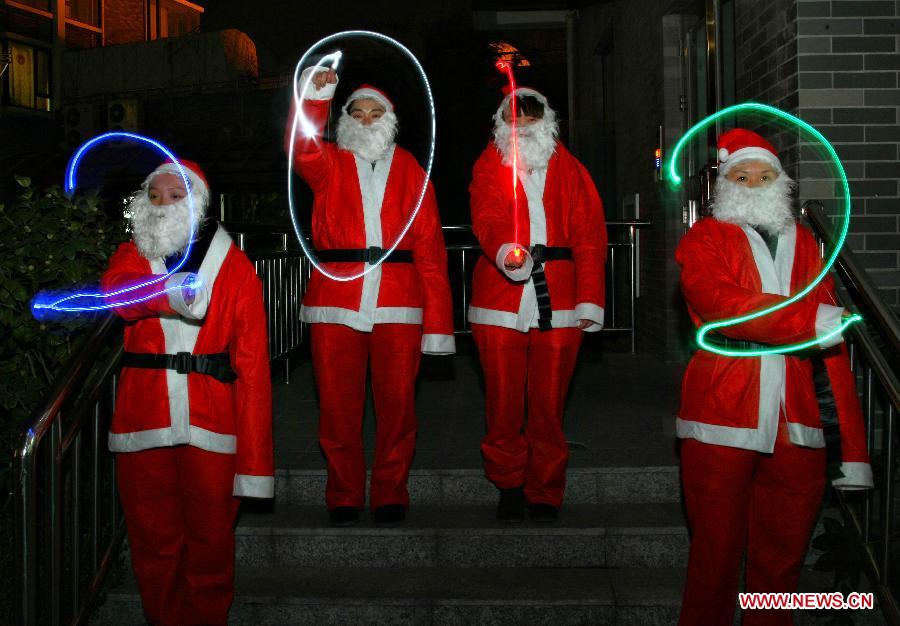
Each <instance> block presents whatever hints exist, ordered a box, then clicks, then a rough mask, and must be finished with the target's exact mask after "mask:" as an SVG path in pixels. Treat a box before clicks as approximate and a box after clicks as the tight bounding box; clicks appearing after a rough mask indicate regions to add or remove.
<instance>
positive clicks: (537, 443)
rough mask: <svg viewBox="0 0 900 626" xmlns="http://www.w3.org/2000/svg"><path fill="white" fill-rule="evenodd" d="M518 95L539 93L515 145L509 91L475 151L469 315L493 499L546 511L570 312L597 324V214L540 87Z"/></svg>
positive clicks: (592, 192) (560, 466) (564, 453)
mask: <svg viewBox="0 0 900 626" xmlns="http://www.w3.org/2000/svg"><path fill="white" fill-rule="evenodd" d="M515 95H516V97H518V98H521V97H524V96H530V97H532V98H534V99H536V100H537V101H538V102H539V103H540V105H542V106H543V116H542V118H541V119H540V120H539V121H536V122H534V123H532V124H530V125H528V126H525V125H519V126H518V129H517V131H516V132H517V141H516V142H515V146H514V142H513V141H512V130H511V125H510V124H508V123H507V122H506V121H504V119H503V112H504V111H505V110H506V109H507V108H509V105H510V98H511V97H512V94H507V96H506V97H505V98H504V100H503V101H502V103H501V104H500V107H499V108H498V110H497V113H496V115H495V116H494V121H495V130H494V137H493V140H492V141H491V142H489V143H488V146H487V148H486V149H485V150H484V151H483V152H482V154H481V156H480V157H479V158H478V161H477V162H476V163H475V166H474V169H473V173H472V183H471V185H470V187H469V192H470V196H471V209H472V228H473V230H474V232H475V236H476V237H477V238H478V242H479V244H480V245H481V249H482V252H483V255H482V256H481V257H480V258H479V259H478V263H477V264H476V266H475V275H474V279H473V284H472V302H471V306H470V307H469V311H468V315H469V321H470V322H471V324H472V334H473V337H474V339H475V343H476V345H477V346H478V352H479V355H480V359H481V365H482V369H483V370H484V375H485V380H486V393H487V399H486V401H487V406H486V415H487V434H486V435H485V437H484V439H483V440H482V444H481V451H482V455H483V457H484V464H485V473H486V475H487V478H488V479H489V480H490V481H491V482H493V483H494V484H495V485H496V486H497V487H498V488H499V489H500V490H501V494H502V495H501V504H502V502H503V498H504V497H506V496H509V497H510V498H512V505H513V508H516V506H517V505H516V504H515V501H516V500H519V502H520V504H522V506H524V502H521V498H522V492H524V497H525V499H527V502H528V503H530V504H532V505H542V506H545V507H550V509H548V511H549V517H551V518H553V517H555V510H556V509H558V508H559V506H560V505H561V503H562V499H563V492H564V490H565V478H566V464H567V461H568V446H567V444H566V439H565V435H564V433H563V408H564V404H565V397H566V391H567V389H568V386H569V381H570V379H571V376H572V372H573V370H574V367H575V361H576V357H577V354H578V348H579V346H580V344H581V338H582V329H580V328H579V327H578V324H579V321H581V320H586V322H583V325H584V326H585V328H584V330H585V331H587V332H596V331H599V330H600V329H601V328H602V326H603V306H604V280H605V279H604V266H605V262H606V223H605V220H604V215H603V207H602V204H601V202H600V197H599V195H598V194H597V190H596V188H595V186H594V183H593V181H592V180H591V178H590V175H589V174H588V172H587V170H586V169H585V168H584V166H583V165H582V164H581V163H579V162H578V160H577V159H575V157H574V156H572V154H571V153H570V152H569V151H568V150H566V148H565V147H564V146H563V145H562V144H561V143H559V141H558V140H557V138H556V137H557V133H558V127H557V124H556V120H555V114H554V112H553V110H552V109H550V107H549V106H548V105H547V100H546V98H545V97H544V96H543V95H542V94H540V93H539V92H537V91H535V90H533V89H529V88H524V87H521V88H519V89H517V91H516V94H515ZM516 149H517V150H518V152H517V153H516ZM514 157H515V162H516V164H517V169H518V172H517V184H516V189H513V182H512V181H513V176H512V163H513V161H514ZM511 252H512V253H513V254H518V255H521V257H523V258H524V263H523V264H522V265H521V267H518V268H517V269H507V267H506V260H507V258H508V255H509V254H510V253H511ZM526 389H527V398H526ZM526 400H527V402H526ZM526 406H527V420H526ZM523 426H524V430H523ZM500 515H501V513H500V511H499V510H498V516H500ZM513 517H515V515H514V516H513ZM504 521H513V520H511V519H507V520H504ZM546 521H549V520H546Z"/></svg>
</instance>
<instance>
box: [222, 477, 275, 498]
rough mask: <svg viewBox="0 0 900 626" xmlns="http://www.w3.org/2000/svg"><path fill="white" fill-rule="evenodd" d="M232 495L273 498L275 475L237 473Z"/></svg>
mask: <svg viewBox="0 0 900 626" xmlns="http://www.w3.org/2000/svg"><path fill="white" fill-rule="evenodd" d="M232 495H235V496H240V497H244V498H273V497H275V477H274V476H250V475H248V474H235V476H234V491H233V492H232Z"/></svg>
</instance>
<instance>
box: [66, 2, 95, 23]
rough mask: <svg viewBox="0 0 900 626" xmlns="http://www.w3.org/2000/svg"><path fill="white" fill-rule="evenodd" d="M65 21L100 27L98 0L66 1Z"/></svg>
mask: <svg viewBox="0 0 900 626" xmlns="http://www.w3.org/2000/svg"><path fill="white" fill-rule="evenodd" d="M66 19H67V20H75V21H76V22H81V23H82V24H88V25H90V26H98V27H99V26H100V0H66Z"/></svg>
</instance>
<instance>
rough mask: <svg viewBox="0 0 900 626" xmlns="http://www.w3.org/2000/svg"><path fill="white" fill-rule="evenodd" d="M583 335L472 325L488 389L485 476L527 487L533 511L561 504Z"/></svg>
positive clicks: (504, 485)
mask: <svg viewBox="0 0 900 626" xmlns="http://www.w3.org/2000/svg"><path fill="white" fill-rule="evenodd" d="M581 333H582V331H581V330H579V329H577V328H556V329H553V330H550V331H547V332H541V331H539V330H537V329H532V330H530V331H529V332H527V333H522V332H519V331H517V330H512V329H509V328H502V327H499V326H488V325H485V324H472V336H473V337H474V338H475V344H476V345H477V346H478V354H479V356H480V358H481V368H482V370H484V377H485V382H486V387H487V388H486V393H487V407H486V411H485V412H486V414H487V434H486V435H485V436H484V439H482V440H481V454H482V456H483V457H484V471H485V474H486V475H487V478H488V480H490V481H491V482H492V483H494V484H495V485H496V486H497V487H498V488H500V489H508V488H511V487H518V486H521V485H524V486H525V497H526V498H527V499H528V501H529V502H531V503H537V502H542V503H547V504H552V505H553V506H556V507H559V506H560V504H562V499H563V492H564V491H565V488H566V463H567V462H568V460H569V447H568V445H567V444H566V436H565V434H564V433H563V410H564V408H565V402H566V392H567V391H568V388H569V382H570V380H571V379H572V372H573V371H574V370H575V360H576V357H577V356H578V348H579V346H580V345H581V336H582V334H581ZM526 390H527V394H528V420H527V423H526V420H525V397H526Z"/></svg>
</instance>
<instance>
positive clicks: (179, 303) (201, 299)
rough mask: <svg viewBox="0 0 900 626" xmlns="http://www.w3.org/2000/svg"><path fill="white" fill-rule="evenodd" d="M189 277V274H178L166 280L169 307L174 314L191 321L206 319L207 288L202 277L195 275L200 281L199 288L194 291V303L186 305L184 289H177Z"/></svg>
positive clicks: (207, 305)
mask: <svg viewBox="0 0 900 626" xmlns="http://www.w3.org/2000/svg"><path fill="white" fill-rule="evenodd" d="M188 276H190V273H189V272H178V273H177V274H172V275H171V276H169V278H168V279H166V289H167V290H169V291H168V294H169V306H171V307H172V308H173V309H175V312H176V313H178V314H179V315H181V316H182V317H186V318H187V319H192V320H202V319H203V318H204V317H206V309H207V308H209V286H208V285H206V281H204V280H203V277H202V276H200V275H199V274H197V279H198V280H199V281H200V285H199V287H197V288H196V289H195V290H194V293H195V295H194V301H193V302H192V303H191V304H187V303H186V302H185V301H184V289H179V288H178V287H180V286H181V284H182V283H183V282H184V281H185V279H187V277H188Z"/></svg>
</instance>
